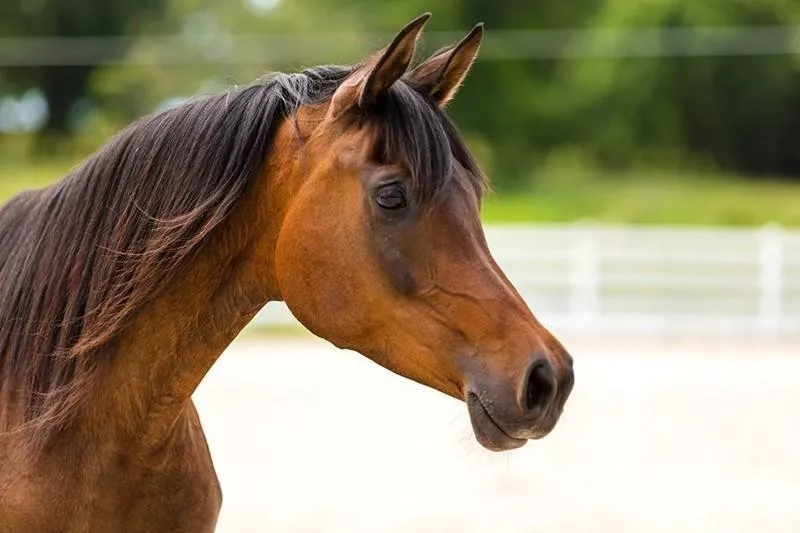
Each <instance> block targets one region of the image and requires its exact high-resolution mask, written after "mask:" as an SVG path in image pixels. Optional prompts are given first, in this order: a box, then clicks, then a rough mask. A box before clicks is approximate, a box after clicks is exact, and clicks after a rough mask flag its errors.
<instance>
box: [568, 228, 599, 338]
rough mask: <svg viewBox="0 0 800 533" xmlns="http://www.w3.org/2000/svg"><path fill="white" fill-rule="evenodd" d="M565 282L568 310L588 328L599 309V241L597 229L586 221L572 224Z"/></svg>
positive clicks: (595, 318)
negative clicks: (567, 280)
mask: <svg viewBox="0 0 800 533" xmlns="http://www.w3.org/2000/svg"><path fill="white" fill-rule="evenodd" d="M569 283H570V314H571V315H572V318H573V320H574V321H575V322H576V325H579V326H580V327H583V328H587V329H588V328H590V327H592V325H594V323H595V322H596V320H597V317H598V315H599V313H600V242H599V236H598V233H597V229H596V228H595V227H593V226H591V225H590V224H587V223H576V224H575V225H574V226H573V227H572V250H571V257H570V273H569Z"/></svg>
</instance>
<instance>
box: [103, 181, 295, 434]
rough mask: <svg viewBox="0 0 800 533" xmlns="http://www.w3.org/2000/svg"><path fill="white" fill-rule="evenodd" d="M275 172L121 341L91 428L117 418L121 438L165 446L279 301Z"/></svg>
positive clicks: (278, 211) (279, 209)
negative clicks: (217, 365) (202, 389)
mask: <svg viewBox="0 0 800 533" xmlns="http://www.w3.org/2000/svg"><path fill="white" fill-rule="evenodd" d="M274 174H275V172H273V171H272V170H270V168H267V169H266V170H265V171H264V173H263V175H262V176H261V177H259V178H258V180H257V183H255V184H254V185H253V186H252V187H251V188H250V189H251V190H250V192H249V193H248V195H247V196H246V197H245V198H243V199H242V201H241V202H240V204H239V206H238V207H237V209H236V210H235V212H234V213H233V214H232V215H231V217H230V219H229V220H228V221H227V222H226V223H225V224H224V225H223V226H222V227H221V228H220V229H219V230H218V231H217V233H216V234H215V235H214V236H213V237H211V238H210V239H209V242H208V243H207V244H206V245H204V246H203V247H202V248H201V250H200V251H199V252H198V254H197V255H196V257H194V258H193V259H192V260H190V261H189V262H188V263H187V264H186V265H184V267H183V268H182V269H181V270H180V272H178V273H177V275H176V276H175V281H174V282H173V283H172V284H171V285H170V286H169V287H168V288H167V289H166V290H165V291H163V293H162V294H161V295H159V297H158V298H156V299H155V300H154V301H153V302H152V303H151V304H150V305H148V306H147V307H145V308H144V309H143V310H142V311H141V312H140V313H139V314H138V315H137V316H136V318H135V319H134V321H133V323H132V324H131V326H130V327H128V328H126V330H125V332H124V333H123V334H122V335H121V336H120V338H119V339H118V341H117V346H116V357H115V361H114V364H113V366H112V367H111V369H110V371H109V373H108V375H107V376H106V377H105V378H104V381H103V385H102V387H101V394H100V395H101V396H102V398H100V401H98V402H97V403H96V404H94V405H97V406H98V407H97V410H96V411H95V412H93V413H92V412H91V411H90V416H89V417H88V418H87V422H88V424H89V427H98V428H104V429H105V428H108V427H109V422H108V420H109V418H110V417H113V420H114V423H113V425H114V426H115V427H116V429H115V432H116V433H117V434H118V437H119V438H121V439H129V438H131V436H136V439H137V440H139V442H140V444H141V445H143V446H145V448H147V447H158V446H160V443H161V441H162V440H163V439H164V438H166V437H168V436H169V434H170V432H171V430H172V428H173V427H174V425H175V423H176V421H177V420H178V419H179V418H180V416H181V414H182V413H183V412H184V410H185V409H186V407H187V405H188V403H189V401H190V398H191V395H192V393H193V392H194V390H195V389H196V388H197V386H198V385H199V384H200V382H201V380H202V379H203V377H204V376H205V374H206V373H207V372H208V370H209V369H210V368H211V366H212V365H213V364H214V362H215V361H216V360H217V358H218V357H219V356H220V355H221V354H222V352H223V351H224V350H225V349H226V348H227V346H228V345H229V344H230V343H231V342H232V341H233V340H234V339H235V337H236V336H237V335H238V334H239V333H240V332H241V330H242V329H243V328H244V327H245V326H246V325H247V324H248V322H249V321H250V320H251V319H252V318H253V317H254V315H255V314H256V313H257V312H258V311H259V309H260V308H261V307H263V305H264V304H266V303H267V302H268V301H270V300H277V299H280V295H279V292H278V289H277V283H276V282H275V279H274V269H273V265H274V260H273V253H274V241H275V240H276V239H277V234H278V231H279V224H280V218H281V217H282V200H281V198H280V197H278V198H276V197H275V196H278V194H276V193H279V192H281V191H275V190H274V189H275V187H269V186H266V185H267V184H269V183H272V182H274V181H275V176H274ZM270 193H272V197H271V198H270V201H269V203H267V197H270ZM266 206H274V207H266ZM98 417H100V420H101V423H98V422H97V419H98ZM89 431H92V430H91V429H90V430H89ZM98 438H108V435H98Z"/></svg>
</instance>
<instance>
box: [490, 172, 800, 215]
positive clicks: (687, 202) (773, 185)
mask: <svg viewBox="0 0 800 533" xmlns="http://www.w3.org/2000/svg"><path fill="white" fill-rule="evenodd" d="M559 174H560V173H553V174H552V175H546V176H542V177H541V179H540V180H539V181H538V182H537V184H536V185H535V186H532V187H531V188H530V189H528V190H525V191H521V192H503V193H495V194H492V195H490V196H489V197H488V198H487V199H486V201H485V203H484V209H483V217H484V220H486V221H487V222H569V221H575V220H593V221H598V222H607V223H633V224H680V225H714V226H754V225H763V224H765V223H767V222H777V223H779V224H782V225H784V226H800V182H795V183H791V182H787V181H780V180H762V181H755V180H747V179H744V178H742V177H739V176H720V175H691V174H683V173H681V174H676V173H655V172H639V173H631V174H626V175H623V176H619V175H616V176H607V175H600V174H591V173H586V174H584V175H581V176H580V177H577V178H576V177H575V176H570V177H567V176H561V175H559Z"/></svg>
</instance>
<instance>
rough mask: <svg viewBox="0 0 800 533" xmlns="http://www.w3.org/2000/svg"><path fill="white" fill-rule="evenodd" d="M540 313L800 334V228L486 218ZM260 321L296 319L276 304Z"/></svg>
mask: <svg viewBox="0 0 800 533" xmlns="http://www.w3.org/2000/svg"><path fill="white" fill-rule="evenodd" d="M486 234H487V239H488V241H489V246H490V248H491V250H492V253H493V254H494V256H495V259H496V260H497V262H498V263H499V264H500V266H501V267H502V268H503V269H504V271H505V272H506V274H507V275H508V277H509V278H510V279H511V281H512V282H513V283H514V284H515V286H516V287H517V289H518V290H519V292H520V293H521V294H522V296H523V298H525V300H526V302H527V303H528V305H529V306H530V307H531V309H532V310H533V311H534V313H535V314H536V315H537V316H538V317H539V318H540V320H541V321H542V322H544V323H545V324H547V325H548V326H550V327H552V328H554V329H557V330H559V331H565V332H571V333H577V334H580V333H585V334H591V335H600V334H612V335H652V334H666V335H681V334H690V335H725V336H731V337H737V338H738V337H743V336H755V337H772V338H779V339H788V338H800V231H797V230H786V229H783V228H781V227H779V226H776V225H767V226H765V227H762V228H753V229H728V228H725V229H716V228H713V229H712V228H676V227H635V226H609V225H593V224H574V225H535V226H533V225H531V226H496V225H495V226H489V227H487V229H486ZM256 323H257V324H262V325H263V324H273V325H275V324H281V325H288V324H295V323H296V322H295V320H294V318H293V317H292V316H291V314H290V313H289V311H288V310H287V308H286V307H285V306H284V305H283V304H270V305H269V306H267V308H265V309H264V310H263V311H262V312H261V313H260V314H259V316H258V317H257V319H256Z"/></svg>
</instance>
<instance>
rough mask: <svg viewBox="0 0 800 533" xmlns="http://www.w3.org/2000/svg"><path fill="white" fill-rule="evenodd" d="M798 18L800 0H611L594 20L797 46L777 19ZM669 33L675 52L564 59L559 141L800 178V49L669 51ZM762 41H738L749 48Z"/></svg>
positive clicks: (611, 159)
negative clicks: (755, 35) (727, 31)
mask: <svg viewBox="0 0 800 533" xmlns="http://www.w3.org/2000/svg"><path fill="white" fill-rule="evenodd" d="M799 17H800V8H799V7H798V5H797V4H796V3H793V2H789V1H787V0H725V1H724V2H723V1H717V2H701V3H698V2H694V1H693V0H660V1H658V2H653V1H651V2H643V3H638V2H628V1H626V0H606V2H605V9H604V10H603V11H602V12H601V13H600V15H599V16H598V18H597V19H596V20H594V21H593V26H594V27H596V28H619V27H664V28H691V27H696V26H706V27H725V26H731V25H749V26H752V27H759V26H761V27H765V29H766V30H767V31H766V33H764V34H760V35H762V36H761V37H759V39H761V41H762V42H763V41H764V40H766V39H769V40H771V41H772V42H773V43H777V44H779V45H780V46H778V48H784V49H786V50H789V49H791V46H792V43H791V42H790V41H789V39H790V37H791V35H790V34H789V33H782V32H781V31H780V30H777V29H775V28H774V26H777V25H781V24H786V23H787V22H789V21H792V20H798V18H799ZM720 39H722V37H720ZM662 40H663V42H662V45H663V51H664V52H665V56H666V57H656V58H639V59H635V58H618V59H608V60H581V61H567V62H564V63H562V64H561V74H560V75H559V78H558V81H557V82H556V86H558V87H560V88H561V90H562V93H563V94H564V95H565V98H563V99H562V101H561V105H560V111H561V114H560V116H561V118H562V119H564V120H566V121H567V122H568V126H567V128H566V129H565V131H566V135H563V134H562V135H561V136H558V137H554V138H553V139H552V141H551V143H550V145H551V146H553V145H559V144H575V145H579V146H582V147H583V149H584V150H585V151H586V152H587V153H590V154H591V155H592V156H593V157H595V158H596V162H599V163H602V164H608V165H612V166H620V165H622V166H629V165H631V164H633V163H636V162H637V159H641V158H645V159H647V157H648V155H649V156H652V155H653V154H655V155H656V157H658V156H660V157H661V158H665V157H666V158H669V159H672V160H678V161H681V160H682V161H683V162H684V163H686V162H687V160H688V161H689V162H691V161H693V160H694V161H696V160H698V159H701V160H710V161H711V162H712V163H713V164H714V165H716V166H719V167H722V168H724V169H726V170H730V171H735V172H740V173H751V174H783V175H795V176H798V175H800V152H798V150H797V146H800V144H798V143H799V142H800V94H798V92H797V87H798V86H800V69H799V68H798V67H799V66H800V65H798V61H797V59H796V57H795V56H793V55H790V54H783V55H757V54H756V55H715V54H713V53H709V54H708V55H705V54H702V53H701V54H698V56H696V57H686V56H682V54H681V51H680V50H678V51H677V53H675V54H670V46H671V45H670V42H669V41H668V40H666V38H662ZM709 43H710V44H709V45H708V46H713V41H711V40H710V41H709ZM760 44H761V43H759V42H741V41H740V42H739V45H740V46H741V47H742V48H743V50H745V51H747V50H748V47H750V48H749V49H750V50H754V49H755V48H756V47H758V46H759V45H760ZM672 46H674V44H673V45H672ZM698 46H706V45H703V44H699V45H698ZM649 163H650V164H653V163H655V164H661V162H659V161H652V160H651V161H649Z"/></svg>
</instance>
